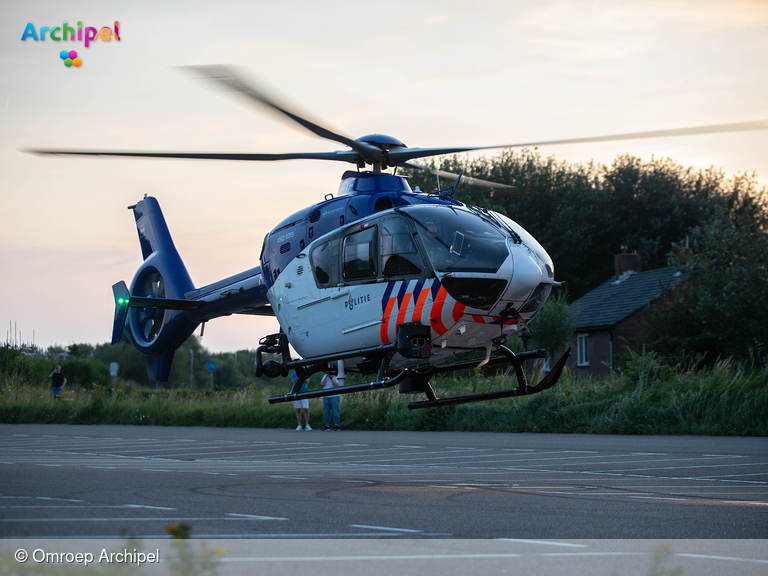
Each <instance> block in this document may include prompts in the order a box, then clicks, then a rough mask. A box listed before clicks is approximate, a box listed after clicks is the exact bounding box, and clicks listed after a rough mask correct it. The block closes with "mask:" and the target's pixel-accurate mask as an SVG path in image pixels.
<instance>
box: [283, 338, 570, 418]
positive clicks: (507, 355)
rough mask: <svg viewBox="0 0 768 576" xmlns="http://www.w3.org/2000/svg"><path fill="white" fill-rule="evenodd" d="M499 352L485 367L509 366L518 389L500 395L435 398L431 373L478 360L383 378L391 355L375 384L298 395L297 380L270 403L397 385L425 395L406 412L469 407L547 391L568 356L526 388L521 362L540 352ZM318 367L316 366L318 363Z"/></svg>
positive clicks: (501, 348) (541, 354) (503, 349)
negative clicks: (457, 405) (287, 391)
mask: <svg viewBox="0 0 768 576" xmlns="http://www.w3.org/2000/svg"><path fill="white" fill-rule="evenodd" d="M499 351H500V352H501V353H502V356H496V357H493V358H490V359H489V361H488V362H486V363H485V365H495V364H512V367H513V368H514V370H515V375H516V376H517V382H518V386H517V388H513V389H511V390H501V391H499V392H486V393H482V394H469V395H467V396H454V397H451V398H438V397H437V396H436V395H435V392H434V390H433V389H432V386H430V384H429V380H430V378H432V376H433V375H434V374H437V373H442V372H452V371H455V370H464V369H467V368H475V367H476V366H477V365H478V361H477V360H470V361H467V362H459V363H456V364H447V365H442V366H433V367H430V368H429V369H427V370H423V371H420V370H417V369H410V368H405V369H403V370H401V371H400V372H399V373H398V374H397V375H396V376H394V377H392V378H388V379H385V374H386V372H387V368H388V366H389V359H390V358H391V356H389V355H388V356H385V357H383V358H382V360H381V365H380V367H379V374H378V377H377V379H376V381H374V382H365V383H362V384H353V385H351V386H344V387H341V388H331V389H324V390H313V391H310V392H299V390H300V389H301V385H302V383H303V382H304V380H305V378H303V377H299V378H298V379H297V380H296V382H295V383H294V386H293V389H292V390H291V393H290V394H284V395H282V396H272V397H270V398H269V403H270V404H276V403H279V402H291V401H295V400H303V399H305V398H306V399H309V398H322V397H324V396H336V395H339V394H352V393H353V392H367V391H369V390H380V389H383V388H391V387H392V386H397V385H401V386H400V391H401V392H404V393H419V392H421V393H424V394H426V396H427V400H423V401H421V402H411V403H409V404H408V409H409V410H416V409H419V408H436V407H439V406H453V405H455V404H468V403H470V402H482V401H484V400H497V399H499V398H509V397H513V396H527V395H530V394H538V393H539V392H543V391H544V390H548V389H549V388H552V386H554V385H555V384H556V383H557V381H558V379H559V378H560V374H562V372H563V368H564V367H565V362H566V361H567V360H568V356H569V354H570V353H571V349H570V348H568V350H566V351H565V353H564V354H563V355H562V356H561V357H560V359H559V360H558V361H557V363H556V364H555V365H554V366H553V367H552V370H550V371H549V373H548V374H547V375H546V376H545V377H544V378H543V379H542V380H541V382H539V383H538V384H537V385H536V386H528V383H527V381H526V379H525V372H523V366H522V363H523V362H524V361H525V360H529V359H533V358H543V357H544V351H543V350H535V351H531V352H523V353H521V354H515V353H513V352H512V351H511V350H509V349H508V348H506V347H505V346H499ZM318 365H319V364H318Z"/></svg>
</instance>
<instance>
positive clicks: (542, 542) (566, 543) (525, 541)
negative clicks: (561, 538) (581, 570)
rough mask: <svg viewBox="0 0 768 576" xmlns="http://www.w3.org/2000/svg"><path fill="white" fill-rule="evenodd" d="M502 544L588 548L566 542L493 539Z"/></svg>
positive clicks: (583, 545) (585, 545)
mask: <svg viewBox="0 0 768 576" xmlns="http://www.w3.org/2000/svg"><path fill="white" fill-rule="evenodd" d="M495 540H503V541H504V542H521V543H523V544H545V545H547V546H569V547H571V548H589V546H588V545H587V544H571V543H568V542H551V541H549V540H521V539H520V538H495Z"/></svg>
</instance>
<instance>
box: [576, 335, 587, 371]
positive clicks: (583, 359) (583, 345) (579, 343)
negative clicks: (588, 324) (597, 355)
mask: <svg viewBox="0 0 768 576" xmlns="http://www.w3.org/2000/svg"><path fill="white" fill-rule="evenodd" d="M576 366H589V334H577V335H576Z"/></svg>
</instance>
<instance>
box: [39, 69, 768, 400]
mask: <svg viewBox="0 0 768 576" xmlns="http://www.w3.org/2000/svg"><path fill="white" fill-rule="evenodd" d="M192 70H193V71H194V72H196V73H197V74H199V75H201V76H202V77H204V78H207V79H209V80H212V81H214V82H216V83H218V84H221V85H223V86H225V87H228V88H230V89H232V90H234V91H235V93H237V94H239V95H241V96H243V97H245V98H247V99H248V100H249V101H251V102H255V103H258V104H259V105H261V106H265V107H266V108H267V109H270V110H271V111H273V112H275V113H277V114H279V115H282V116H284V117H285V118H287V119H289V120H290V121H292V122H293V123H295V124H298V125H299V126H301V127H303V128H304V129H306V130H309V131H310V132H312V133H313V134H315V135H316V136H319V137H320V138H323V139H326V140H330V141H333V142H337V143H340V144H343V145H344V146H346V147H347V149H346V150H340V151H336V152H308V153H303V152H302V153H280V154H271V153H188V152H131V151H86V150H33V151H31V152H34V153H37V154H66V155H84V156H118V157H140V158H179V159H194V160H239V161H282V160H299V159H314V160H330V161H337V162H346V163H350V164H353V165H354V166H355V168H356V169H355V170H347V171H345V172H344V173H343V174H342V176H341V182H340V184H339V188H338V191H337V192H336V194H335V195H334V194H327V195H326V196H325V198H324V199H323V200H322V201H321V202H318V203H316V204H314V205H311V206H309V207H307V208H305V209H303V210H300V211H299V212H296V213H295V214H292V215H291V216H288V217H287V218H285V219H284V220H283V221H282V222H280V223H279V224H277V225H276V226H275V227H274V228H273V229H272V231H271V232H269V233H268V234H267V235H266V236H265V238H264V242H263V245H262V249H261V254H260V257H259V260H260V262H259V265H258V266H256V267H253V268H251V269H248V270H245V271H244V272H241V273H239V274H236V275H234V276H230V277H228V278H224V279H223V280H220V281H218V282H215V283H213V284H210V285H208V286H203V287H195V285H194V283H193V281H192V279H191V278H190V275H189V273H188V272H187V269H186V267H185V265H184V262H183V260H182V258H181V256H180V255H179V253H178V251H177V250H176V247H175V245H174V243H173V239H172V237H171V234H170V231H169V230H168V227H167V225H166V222H165V218H164V216H163V213H162V210H161V208H160V204H159V203H158V201H157V199H155V198H154V197H151V196H146V195H145V197H144V198H143V199H142V200H140V201H139V202H138V203H136V204H134V205H132V206H129V207H128V208H129V209H130V210H132V212H133V216H134V218H135V222H136V228H137V231H138V236H139V244H140V247H141V251H142V257H143V259H144V262H143V264H142V265H141V266H140V267H139V269H138V270H137V271H136V273H135V275H134V277H133V280H132V283H131V287H130V289H129V288H128V286H127V285H126V283H125V282H124V281H120V282H118V283H116V284H114V285H113V286H112V290H113V296H114V299H115V316H114V322H113V330H112V343H113V344H114V343H116V342H118V341H120V339H121V338H122V335H123V333H126V335H127V337H128V339H129V340H130V341H131V343H132V344H133V346H134V347H135V348H136V349H138V350H139V351H140V352H141V353H142V354H144V355H145V356H146V360H147V372H148V376H149V378H150V379H151V380H154V381H158V382H164V381H167V379H168V376H169V373H170V369H171V364H172V361H173V357H174V354H175V352H176V350H177V349H178V348H179V347H180V346H181V345H182V344H183V343H184V341H185V340H187V338H189V336H190V335H192V334H193V333H194V332H195V330H196V329H197V328H198V327H199V326H200V325H202V329H204V327H205V323H206V322H208V321H210V320H213V319H215V318H218V317H221V316H228V315H231V314H250V315H263V316H274V317H276V319H277V321H278V323H279V325H280V331H279V332H278V333H276V334H271V335H268V336H265V337H264V338H262V339H261V340H260V342H259V347H258V348H257V351H256V363H255V367H254V371H255V375H256V376H257V377H261V376H265V377H268V378H279V377H280V378H284V377H286V376H288V374H289V372H290V371H295V372H296V374H297V376H298V377H297V378H296V379H295V380H294V383H293V386H292V388H291V391H290V392H289V393H287V394H283V395H279V396H273V397H271V398H269V402H270V403H279V402H287V401H293V400H302V399H305V398H316V397H322V396H326V395H331V394H333V395H336V394H348V393H352V392H359V391H367V390H376V389H382V388H389V387H393V386H398V389H399V392H400V393H403V394H423V395H424V396H425V397H426V398H425V399H424V400H419V401H415V402H410V403H409V404H408V407H409V408H410V409H418V408H428V407H438V406H449V405H454V404H464V403H470V402H477V401H484V400H494V399H499V398H506V397H514V396H523V395H529V394H536V393H539V392H542V391H545V390H547V389H549V388H551V387H552V386H554V385H555V384H556V383H557V381H558V379H559V378H560V375H561V373H562V371H563V368H564V366H565V363H566V360H567V358H568V355H569V353H570V348H569V349H568V350H566V352H565V353H564V354H563V355H562V356H561V357H560V358H559V359H558V360H557V362H555V363H554V364H553V366H552V368H551V369H550V371H549V372H548V373H547V374H546V375H545V376H544V377H543V379H542V380H541V381H540V382H539V383H538V384H536V385H535V386H530V385H529V384H528V382H527V379H526V375H525V371H524V362H525V361H526V360H530V359H536V358H544V357H545V352H544V350H531V351H524V352H521V353H517V354H515V353H514V352H512V351H511V350H510V349H509V348H508V347H507V346H505V343H506V342H507V340H508V339H509V338H510V337H512V336H513V335H515V334H517V333H518V332H520V331H521V330H528V323H530V322H531V321H532V320H533V319H534V318H535V316H536V315H537V314H538V313H539V311H540V310H541V309H542V307H543V306H544V303H545V302H546V300H547V298H548V296H549V294H550V292H551V291H552V289H553V288H554V287H557V286H561V285H562V284H563V283H562V282H558V281H556V280H555V267H554V263H553V262H552V259H551V258H550V256H549V255H548V254H547V252H546V251H545V250H544V248H543V247H542V246H541V245H540V244H539V242H538V241H537V240H536V239H535V238H534V237H533V236H532V235H531V234H530V233H528V232H527V231H526V230H525V229H524V228H523V227H522V226H520V225H519V224H517V223H516V222H514V221H513V220H511V219H510V218H508V217H507V216H505V215H504V214H501V213H498V212H494V211H492V210H488V209H485V208H479V207H475V206H469V205H465V204H463V203H462V202H459V201H458V200H456V199H454V198H453V195H454V192H455V191H456V188H457V186H458V185H459V183H460V182H461V181H462V179H463V181H466V182H469V183H470V184H472V185H475V186H481V187H487V188H490V189H492V190H493V189H506V190H509V189H511V188H512V187H510V186H506V185H503V184H499V183H494V182H489V181H484V180H480V179H477V178H463V175H462V174H453V173H450V172H445V171H442V170H436V169H434V168H431V167H428V166H425V165H422V164H418V163H416V162H415V161H414V160H416V159H420V158H426V157H433V156H439V155H444V154H454V153H460V152H470V151H477V150H490V149H500V148H516V147H533V146H539V145H550V144H569V143H587V142H601V141H612V140H628V139H637V138H653V137H663V136H676V135H689V134H704V133H716V132H732V131H743V130H760V129H766V128H768V121H766V120H762V121H753V122H743V123H739V124H718V125H709V126H698V127H691V128H678V129H669V130H656V131H647V132H635V133H627V134H615V135H611V136H597V137H587V138H570V139H565V140H551V141H544V142H528V143H521V144H510V145H500V146H481V147H478V146H468V147H453V148H444V147H438V148H411V147H408V146H406V145H405V144H404V143H403V142H401V141H400V140H398V139H397V138H394V137H392V136H388V135H384V134H369V135H366V136H362V137H360V138H357V139H352V138H349V137H347V136H344V135H342V134H340V133H337V132H335V131H332V130H330V129H328V128H326V127H324V126H322V125H320V124H319V123H316V122H314V121H311V120H309V119H307V118H306V117H305V116H303V115H300V114H298V113H296V112H295V111H293V110H291V109H290V107H288V106H286V105H284V104H282V103H280V102H278V101H277V100H276V99H274V98H272V97H271V96H268V95H267V94H266V93H265V92H264V91H263V90H261V89H260V88H258V87H256V86H254V85H253V84H251V83H248V82H247V81H245V80H244V79H243V78H242V77H241V76H240V75H239V74H238V73H236V72H235V71H233V70H232V69H230V68H228V67H225V66H199V67H193V68H192ZM369 166H370V169H367V168H368V167H369ZM401 167H410V168H413V169H416V170H426V171H429V172H432V173H434V174H436V175H437V176H438V182H439V177H440V176H443V177H447V178H450V179H453V180H454V183H453V185H451V186H449V187H447V188H445V189H438V191H437V192H435V193H424V192H422V191H420V190H419V189H418V187H417V188H416V190H412V189H411V188H410V185H409V183H408V179H407V177H406V176H403V175H398V173H397V170H398V168H401ZM389 168H392V169H393V170H392V172H391V173H389V172H386V170H388V169H389ZM438 188H439V184H438ZM513 193H514V192H513ZM201 333H202V332H201ZM292 351H295V352H296V353H297V354H298V357H296V358H294V357H293V352H292ZM469 351H472V352H477V351H481V352H483V353H484V358H482V359H477V358H475V359H470V360H457V355H459V354H461V353H463V352H469ZM265 358H266V359H265ZM332 363H336V364H337V365H338V367H339V370H344V371H347V372H357V373H361V374H363V375H366V376H367V375H370V376H371V378H372V379H371V381H370V382H363V383H360V384H353V385H349V386H344V387H342V388H333V389H331V390H311V391H307V392H302V391H301V389H302V385H303V384H304V383H305V382H306V381H307V380H308V379H309V377H310V376H311V375H312V374H314V373H317V372H321V371H325V370H327V369H328V367H329V365H330V364H332ZM488 365H510V366H511V367H512V369H513V370H514V373H515V376H516V380H517V386H516V387H515V388H511V389H508V390H500V391H495V392H486V393H478V394H470V395H465V396H454V397H448V398H440V397H438V396H437V394H436V393H435V391H434V389H433V388H432V386H431V384H430V380H431V379H432V377H433V376H434V375H436V374H440V373H446V372H451V371H456V370H464V369H467V368H475V367H478V366H488Z"/></svg>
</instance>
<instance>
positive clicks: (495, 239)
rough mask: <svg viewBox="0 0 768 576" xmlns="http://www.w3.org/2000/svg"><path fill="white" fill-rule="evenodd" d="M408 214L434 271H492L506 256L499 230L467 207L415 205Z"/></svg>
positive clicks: (506, 252)
mask: <svg viewBox="0 0 768 576" xmlns="http://www.w3.org/2000/svg"><path fill="white" fill-rule="evenodd" d="M407 214H409V215H410V216H411V217H413V219H414V221H415V222H416V227H417V230H418V234H419V236H420V237H421V239H422V240H423V242H424V246H425V247H426V249H427V254H428V256H429V259H430V260H431V261H432V266H433V267H434V268H435V270H438V271H440V272H481V273H489V274H493V273H495V272H496V271H498V269H499V268H500V267H501V265H502V264H503V263H504V260H505V259H506V258H507V256H508V255H509V251H508V250H507V246H506V240H505V237H504V235H503V234H502V233H501V231H500V230H499V229H498V228H497V227H496V226H494V225H493V224H491V223H490V222H487V221H486V220H484V219H483V218H481V217H480V216H478V215H476V214H473V213H471V212H469V211H467V210H463V209H460V208H457V207H448V206H414V207H412V208H408V209H407Z"/></svg>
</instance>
